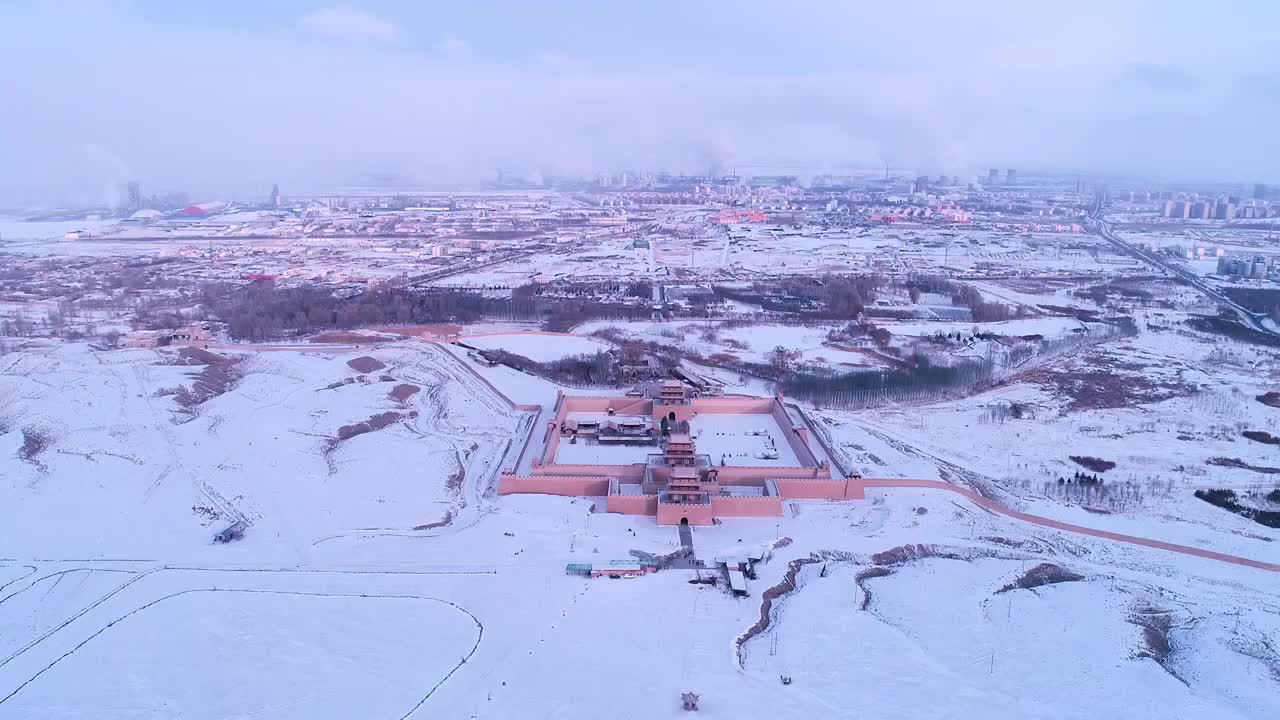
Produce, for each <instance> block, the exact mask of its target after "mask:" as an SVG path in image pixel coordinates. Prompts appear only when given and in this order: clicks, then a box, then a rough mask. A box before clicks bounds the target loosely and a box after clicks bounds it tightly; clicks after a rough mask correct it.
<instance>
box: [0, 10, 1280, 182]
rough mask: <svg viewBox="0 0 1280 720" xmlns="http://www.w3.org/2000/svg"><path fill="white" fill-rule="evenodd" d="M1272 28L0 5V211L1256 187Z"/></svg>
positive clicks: (896, 16) (1270, 141)
mask: <svg viewBox="0 0 1280 720" xmlns="http://www.w3.org/2000/svg"><path fill="white" fill-rule="evenodd" d="M1277 19H1280V9H1277V8H1276V7H1275V4H1273V3H1268V2H1262V1H1255V2H1245V1H1244V0H1238V1H1234V2H1231V1H1229V2H1219V3H1214V4H1211V5H1206V4H1204V3H1192V2H1182V1H1172V0H1165V1H1163V2H1157V1H1155V0H1133V1H1131V2H1125V1H1124V0H1117V1H1114V2H1103V1H1102V0H1080V1H1079V2H1073V3H1035V2H1025V1H1024V2H1013V1H1012V0H987V1H971V2H959V1H957V0H952V1H950V2H944V1H942V0H916V1H915V2H912V3H908V4H891V3H884V2H874V3H871V2H860V1H859V0H844V1H833V0H826V1H822V2H818V1H811V2H806V1H805V0H797V1H794V2H788V3H781V2H777V1H776V0H773V1H772V2H758V1H756V0H738V1H737V2H730V1H728V0H711V1H705V2H691V1H686V2H664V1H661V0H649V1H647V2H643V3H611V2H588V1H585V0H584V1H582V2H567V1H566V2H549V1H548V2H515V1H511V2H498V1H497V0H479V1H474V2H449V3H445V2H434V1H433V0H422V1H420V2H410V1H407V0H402V1H395V0H382V1H375V2H350V3H337V4H335V3H327V2H305V1H302V0H277V1H273V2H248V1H241V2H236V1H231V0H222V1H221V2H201V3H196V2H164V1H161V0H134V1H132V2H124V1H121V2H111V1H109V0H102V1H100V2H93V1H86V2H75V1H74V0H67V1H64V2H55V1H54V0H49V1H48V2H39V1H35V0H8V1H7V2H4V3H0V98H3V99H4V101H5V103H6V106H7V107H6V112H4V113H0V202H6V201H9V202H12V201H16V200H24V199H31V198H40V197H49V196H78V197H83V196H86V195H94V194H96V195H102V194H104V193H105V192H106V191H105V188H107V187H109V186H110V185H111V184H113V183H117V182H119V181H121V180H123V179H127V178H137V179H139V180H141V181H142V182H143V183H144V184H145V185H146V186H147V188H149V189H154V190H156V191H161V190H169V189H179V188H185V189H188V190H190V191H191V192H192V193H193V194H195V195H197V196H206V195H231V194H237V193H247V192H259V193H260V192H265V191H264V190H262V188H263V187H264V186H266V187H269V185H270V183H272V182H279V183H281V184H282V185H283V186H285V187H286V189H287V188H299V189H302V188H307V189H313V188H314V189H321V188H324V187H327V186H332V185H336V184H340V183H343V182H346V181H348V180H350V179H351V178H353V177H355V176H357V175H358V174H360V173H363V172H371V171H373V172H378V171H394V172H398V173H401V174H403V175H406V176H410V177H413V178H418V179H421V180H423V181H427V182H431V181H453V180H468V179H478V178H487V177H491V176H492V173H493V171H494V170H495V169H496V168H497V167H506V168H509V169H512V170H515V171H518V172H544V173H592V172H595V171H601V170H613V169H617V168H621V167H633V168H637V169H655V168H659V167H668V168H671V169H682V168H687V169H693V168H700V167H705V166H706V165H707V164H709V163H712V164H719V165H722V166H724V167H727V168H731V167H735V166H737V167H748V168H749V167H752V166H760V165H781V164H787V165H794V166H796V167H797V168H804V169H808V170H810V171H813V172H817V171H821V170H824V169H830V168H836V167H840V166H847V165H860V166H864V167H875V166H877V165H880V164H881V163H884V162H889V163H890V164H892V165H893V166H895V167H901V168H903V169H912V170H915V171H918V172H929V173H939V172H946V173H949V174H950V173H956V174H959V173H969V172H975V171H979V170H981V169H983V168H985V167H986V166H988V165H998V166H1001V167H1003V166H1006V165H1012V166H1018V167H1023V168H1027V169H1034V168H1060V169H1065V170H1075V171H1099V172H1121V173H1129V174H1144V175H1157V176H1170V177H1183V178H1196V177H1205V178H1221V179H1236V180H1252V179H1263V180H1275V179H1277V178H1280V172H1277V164H1278V163H1280V139H1277V135H1276V133H1275V132H1274V131H1273V129H1272V127H1273V120H1272V119H1273V118H1274V117H1276V115H1277V110H1280V58H1278V57H1277V56H1278V55H1280V53H1275V52H1274V51H1273V49H1272V47H1273V44H1274V43H1273V39H1272V36H1273V34H1274V31H1273V28H1274V27H1276V23H1275V21H1276V20H1277Z"/></svg>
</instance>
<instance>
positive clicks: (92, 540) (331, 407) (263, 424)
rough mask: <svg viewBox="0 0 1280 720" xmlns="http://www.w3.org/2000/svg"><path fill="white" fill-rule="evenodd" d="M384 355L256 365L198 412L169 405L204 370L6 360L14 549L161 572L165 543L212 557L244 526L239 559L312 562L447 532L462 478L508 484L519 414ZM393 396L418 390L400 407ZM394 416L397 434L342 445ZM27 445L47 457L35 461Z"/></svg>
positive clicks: (145, 363)
mask: <svg viewBox="0 0 1280 720" xmlns="http://www.w3.org/2000/svg"><path fill="white" fill-rule="evenodd" d="M373 355H375V356H377V358H381V361H380V362H382V363H384V364H385V367H384V368H382V369H380V370H377V371H374V372H372V373H369V374H361V373H359V372H357V371H356V370H354V369H353V368H352V367H350V366H349V365H348V362H347V361H348V360H352V359H354V358H356V357H357V356H358V353H348V354H336V355H330V354H326V353H319V352H313V353H305V352H292V351H283V352H271V353H250V354H248V355H244V356H240V357H242V359H241V360H240V361H239V363H238V364H237V365H236V367H237V370H236V372H238V373H242V374H243V377H242V378H240V379H239V380H238V381H236V382H235V383H234V384H233V385H232V386H231V387H230V388H228V389H227V391H226V392H225V393H224V394H221V395H217V396H214V397H210V398H208V399H207V400H205V401H204V402H202V403H200V404H199V405H196V406H194V407H193V408H191V409H184V408H182V407H181V406H180V405H179V404H178V402H177V401H176V397H177V396H175V395H174V394H173V392H174V389H177V388H187V387H194V386H195V384H198V383H199V382H200V379H199V375H200V373H201V372H202V371H204V370H205V369H206V367H207V366H205V365H175V364H172V363H173V362H174V359H175V357H176V355H175V353H173V352H164V353H161V352H156V351H152V350H117V351H110V352H98V351H94V350H90V349H88V348H87V347H86V346H84V345H63V346H58V347H56V348H55V349H53V350H52V351H51V352H47V353H39V354H37V353H15V354H10V355H8V356H5V357H3V358H0V398H3V399H4V401H5V402H4V406H3V407H4V409H3V411H0V415H2V417H3V420H4V425H5V428H6V430H7V432H5V433H3V434H0V478H3V481H0V487H3V488H4V492H5V500H6V501H5V502H3V503H0V525H3V526H4V527H7V528H10V529H11V530H12V531H13V532H11V533H6V535H7V538H6V543H5V545H6V547H5V548H4V549H5V550H10V551H14V552H18V553H19V554H24V555H25V554H39V553H48V552H53V551H57V552H61V553H68V554H74V553H90V554H98V555H104V556H109V557H149V556H150V555H151V553H152V552H153V549H152V548H153V547H154V544H155V543H156V542H158V541H163V542H164V543H165V544H168V545H171V546H174V547H192V546H202V545H205V544H206V543H207V542H208V541H209V538H210V537H212V535H213V533H214V532H216V531H217V530H220V529H222V527H223V526H225V525H227V524H229V523H231V522H233V521H235V520H241V519H243V520H245V521H247V522H249V523H251V524H252V525H253V528H252V530H251V531H250V532H249V533H247V538H246V542H245V545H253V544H255V543H260V542H266V541H267V540H268V539H280V540H286V541H288V542H289V543H291V544H292V545H293V546H294V547H295V548H296V552H297V553H298V554H299V555H303V556H305V554H306V553H307V551H308V548H309V547H310V544H311V543H312V542H313V541H315V540H317V539H320V538H322V537H327V536H329V535H332V534H335V533H343V532H349V531H356V530H359V529H385V530H400V531H410V530H411V529H412V528H414V527H417V526H420V525H426V524H430V523H433V522H436V521H439V520H441V518H442V517H444V516H445V515H446V514H447V513H450V512H456V511H457V507H456V505H457V504H458V503H459V501H460V499H461V498H459V496H458V489H457V488H458V485H459V484H460V482H461V479H462V476H463V475H464V474H465V473H466V472H474V473H481V472H486V473H489V474H492V473H493V472H494V471H496V467H497V465H498V463H499V460H498V458H497V457H496V455H495V454H500V452H501V449H502V448H503V447H505V444H506V442H507V441H508V440H509V439H510V437H511V434H512V432H513V430H514V428H515V427H516V424H517V421H518V418H517V413H515V412H514V411H512V410H510V408H509V406H506V405H505V404H504V403H503V401H501V400H500V399H498V398H497V397H496V396H494V395H493V394H492V393H491V392H487V391H482V388H481V386H480V383H479V381H478V380H477V379H476V378H475V377H474V376H471V375H470V374H469V373H467V372H466V371H465V370H464V369H463V368H461V367H460V366H458V365H457V364H456V363H452V362H442V361H441V360H442V358H445V357H447V356H445V355H443V354H442V351H440V350H437V349H434V346H427V345H420V344H419V345H413V344H407V345H404V346H399V347H396V348H391V347H386V346H384V347H382V348H379V349H378V350H377V351H375V352H374V353H373ZM225 357H228V358H233V357H237V356H236V355H235V354H233V353H227V354H226V355H225ZM398 385H410V386H413V387H416V388H419V390H418V392H416V393H414V394H413V395H411V396H410V397H408V398H407V399H406V400H404V401H397V400H395V399H394V398H392V397H391V395H390V393H391V391H392V390H393V388H395V387H397V386H398ZM386 413H395V416H394V417H395V420H394V422H391V423H390V424H389V425H387V426H386V427H383V428H382V429H378V430H374V431H372V432H366V433H364V434H356V435H353V436H351V437H349V438H348V439H341V437H340V436H341V435H342V433H343V430H342V428H343V427H344V426H358V425H359V424H360V423H362V422H365V421H368V420H370V419H371V418H374V417H376V416H380V415H384V414H386ZM24 433H27V434H31V433H38V434H41V435H43V436H46V437H47V438H48V439H49V445H48V447H47V449H44V450H43V451H42V452H40V453H39V454H38V455H36V456H35V457H32V458H30V459H25V460H24V459H23V458H22V457H21V452H20V451H21V448H22V446H23V444H24V437H25V435H24ZM50 518H59V519H61V520H60V521H59V522H56V523H51V522H49V521H48V520H49V519H50ZM135 527H146V528H148V532H147V533H145V534H142V535H140V534H139V533H136V532H133V531H132V529H133V528H135ZM0 552H2V551H0Z"/></svg>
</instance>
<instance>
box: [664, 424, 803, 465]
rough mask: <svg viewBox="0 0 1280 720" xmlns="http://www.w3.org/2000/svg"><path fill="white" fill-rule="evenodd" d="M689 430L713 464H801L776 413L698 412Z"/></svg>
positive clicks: (695, 444) (700, 449)
mask: <svg viewBox="0 0 1280 720" xmlns="http://www.w3.org/2000/svg"><path fill="white" fill-rule="evenodd" d="M689 430H690V433H691V434H692V435H693V441H694V446H695V447H696V448H697V450H698V453H699V454H706V455H710V456H711V464H712V465H734V466H741V465H746V466H756V467H767V466H792V467H794V466H796V465H799V464H800V461H799V460H798V459H797V458H796V453H795V451H794V450H792V449H791V445H790V444H789V443H788V442H787V439H786V437H785V436H784V435H783V434H782V428H780V427H778V422H777V421H776V420H774V419H773V416H772V415H763V414H762V415H710V414H706V415H698V416H696V417H694V418H693V420H692V421H690V422H689Z"/></svg>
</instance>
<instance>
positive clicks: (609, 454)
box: [555, 438, 661, 465]
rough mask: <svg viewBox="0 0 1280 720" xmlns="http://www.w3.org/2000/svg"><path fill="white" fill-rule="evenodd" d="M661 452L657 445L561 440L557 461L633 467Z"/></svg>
mask: <svg viewBox="0 0 1280 720" xmlns="http://www.w3.org/2000/svg"><path fill="white" fill-rule="evenodd" d="M659 452H661V451H660V450H659V449H658V447H657V446H656V445H600V444H597V443H596V442H594V441H587V440H579V441H577V442H569V439H568V438H562V439H561V440H560V445H559V447H557V448H556V459H555V461H556V462H557V463H559V464H561V465H575V464H583V465H633V464H636V463H644V462H646V461H647V460H648V458H649V456H650V455H656V454H658V453H659Z"/></svg>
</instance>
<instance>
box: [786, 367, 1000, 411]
mask: <svg viewBox="0 0 1280 720" xmlns="http://www.w3.org/2000/svg"><path fill="white" fill-rule="evenodd" d="M991 379H992V372H991V363H990V362H988V361H986V360H971V361H967V362H963V363H960V364H957V365H950V366H940V365H933V364H932V363H930V362H929V361H928V359H927V357H925V356H919V357H918V358H917V359H915V361H914V362H913V364H910V365H908V366H906V367H902V368H896V369H892V370H862V371H857V372H849V373H835V372H823V371H816V370H815V371H807V372H803V373H793V374H791V375H788V376H786V377H785V378H783V380H782V381H781V382H780V383H779V385H780V386H781V389H782V391H783V392H784V393H786V394H787V395H789V396H791V397H794V398H797V399H800V400H807V401H809V402H812V403H814V404H815V405H818V406H821V407H843V408H856V407H867V406H871V405H877V404H880V403H883V402H886V401H894V402H903V401H912V400H936V399H941V398H944V397H948V396H952V395H955V394H959V393H962V392H967V391H969V390H971V389H973V388H976V387H979V386H981V385H984V384H987V383H989V382H991Z"/></svg>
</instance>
